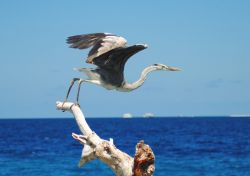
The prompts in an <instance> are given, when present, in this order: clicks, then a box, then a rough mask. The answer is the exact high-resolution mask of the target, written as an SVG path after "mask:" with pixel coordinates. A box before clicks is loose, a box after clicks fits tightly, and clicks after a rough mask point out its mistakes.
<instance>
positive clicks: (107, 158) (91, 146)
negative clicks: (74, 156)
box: [56, 102, 155, 176]
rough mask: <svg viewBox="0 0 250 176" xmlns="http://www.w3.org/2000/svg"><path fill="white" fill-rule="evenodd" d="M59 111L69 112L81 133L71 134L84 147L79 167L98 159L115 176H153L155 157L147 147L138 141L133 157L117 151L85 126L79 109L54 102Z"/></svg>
mask: <svg viewBox="0 0 250 176" xmlns="http://www.w3.org/2000/svg"><path fill="white" fill-rule="evenodd" d="M56 107H57V109H59V110H63V111H69V112H71V113H72V114H73V116H74V117H75V120H76V123H77V125H78V127H79V129H80V131H81V132H82V134H81V135H78V134H75V133H72V137H73V138H74V139H75V140H77V141H79V142H80V143H81V144H82V145H83V146H84V147H83V150H82V155H81V159H80V161H79V167H81V166H83V165H84V164H86V163H87V162H89V161H91V160H94V159H100V160H101V161H102V162H104V163H105V164H107V165H108V166H109V167H110V168H111V169H112V170H113V172H114V173H115V174H116V175H117V176H150V175H153V173H154V170H155V166H154V161H155V156H154V153H153V151H152V149H151V148H150V146H149V145H147V144H144V141H140V142H139V143H137V145H136V153H135V157H134V158H132V157H131V156H129V155H128V154H126V153H124V152H122V151H121V150H119V149H117V148H116V147H115V145H114V144H113V140H109V141H107V140H104V139H101V138H100V137H99V136H98V135H97V134H96V133H95V132H94V131H92V130H91V128H90V127H89V125H88V124H87V122H86V120H85V117H84V114H83V112H82V111H81V109H80V107H79V106H78V105H76V104H74V103H71V102H65V103H63V102H56Z"/></svg>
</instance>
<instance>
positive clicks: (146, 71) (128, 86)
mask: <svg viewBox="0 0 250 176" xmlns="http://www.w3.org/2000/svg"><path fill="white" fill-rule="evenodd" d="M155 70H158V69H157V67H155V66H153V65H151V66H148V67H146V68H145V69H144V70H143V71H142V73H141V76H140V78H139V79H138V80H137V81H135V82H133V83H124V85H123V86H122V87H123V88H122V89H123V90H121V91H128V92H129V91H132V90H134V89H137V88H139V87H140V86H141V85H142V84H143V83H144V81H145V80H146V78H147V75H148V74H149V73H150V72H152V71H155Z"/></svg>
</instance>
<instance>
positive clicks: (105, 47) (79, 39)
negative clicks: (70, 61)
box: [67, 33, 127, 63]
mask: <svg viewBox="0 0 250 176" xmlns="http://www.w3.org/2000/svg"><path fill="white" fill-rule="evenodd" d="M67 43H68V44H71V45H70V47H71V48H78V49H86V48H89V47H91V46H93V48H92V49H91V50H90V51H89V54H88V58H87V60H86V62H87V63H93V59H94V58H96V57H98V56H100V55H102V54H104V53H106V52H108V51H111V50H112V49H115V48H119V47H124V46H125V45H126V43H127V41H126V39H124V38H123V37H120V36H116V35H114V34H110V33H93V34H84V35H75V36H71V37H68V39H67Z"/></svg>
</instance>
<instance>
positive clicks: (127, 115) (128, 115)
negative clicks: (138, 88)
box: [122, 113, 133, 118]
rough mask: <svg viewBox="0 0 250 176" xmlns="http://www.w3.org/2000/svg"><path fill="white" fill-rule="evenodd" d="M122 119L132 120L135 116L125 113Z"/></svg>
mask: <svg viewBox="0 0 250 176" xmlns="http://www.w3.org/2000/svg"><path fill="white" fill-rule="evenodd" d="M122 117H123V118H132V117H133V116H132V114H130V113H124V114H123V116H122Z"/></svg>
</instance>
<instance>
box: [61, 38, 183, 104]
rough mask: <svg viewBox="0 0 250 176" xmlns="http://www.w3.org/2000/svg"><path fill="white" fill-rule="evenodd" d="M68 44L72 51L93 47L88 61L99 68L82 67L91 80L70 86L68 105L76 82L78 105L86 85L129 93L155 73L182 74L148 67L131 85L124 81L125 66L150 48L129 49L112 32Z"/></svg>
mask: <svg viewBox="0 0 250 176" xmlns="http://www.w3.org/2000/svg"><path fill="white" fill-rule="evenodd" d="M67 43H68V44H70V47H71V48H77V49H86V48H89V47H92V48H91V50H90V51H89V53H88V57H87V60H86V62H87V63H90V64H95V65H96V66H97V68H94V69H93V68H79V69H77V70H78V71H80V72H83V73H85V74H86V76H87V79H81V78H74V79H73V80H72V81H71V84H70V86H69V89H68V92H67V95H66V98H65V102H66V101H67V99H68V96H69V93H70V91H71V88H72V86H73V85H74V82H75V81H78V91H77V97H76V103H77V104H79V93H80V88H81V84H82V83H83V82H89V83H93V84H96V85H99V86H102V87H104V88H106V89H108V90H117V91H121V92H129V91H132V90H134V89H137V88H138V87H140V86H141V85H142V84H143V83H144V81H145V79H146V76H147V75H148V74H149V73H150V72H152V71H155V70H167V71H179V70H180V69H178V68H175V67H170V66H167V65H163V64H153V65H150V66H148V67H146V68H145V69H144V70H143V71H142V73H141V76H140V78H139V79H138V80H137V81H135V82H133V83H127V82H126V81H125V79H124V73H123V71H124V66H125V64H126V62H127V60H128V59H129V58H130V57H131V56H132V55H134V54H136V53H137V52H139V51H141V50H144V49H145V48H147V45H144V44H136V45H131V46H127V45H126V44H127V41H126V39H124V38H123V37H121V36H117V35H114V34H110V33H93V34H83V35H75V36H71V37H68V39H67Z"/></svg>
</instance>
